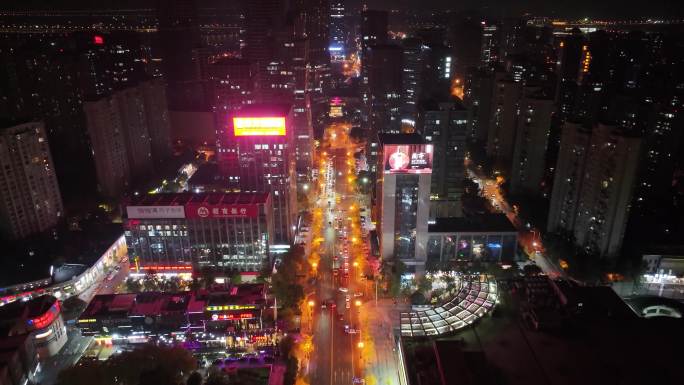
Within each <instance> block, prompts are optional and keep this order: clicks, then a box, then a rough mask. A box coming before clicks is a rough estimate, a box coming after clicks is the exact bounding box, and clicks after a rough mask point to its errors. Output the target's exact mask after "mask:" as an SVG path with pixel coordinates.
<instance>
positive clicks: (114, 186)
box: [83, 97, 131, 198]
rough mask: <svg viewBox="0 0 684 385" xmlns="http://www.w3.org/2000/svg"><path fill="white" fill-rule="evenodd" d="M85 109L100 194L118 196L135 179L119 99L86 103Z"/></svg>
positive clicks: (104, 99) (84, 104) (111, 196)
mask: <svg viewBox="0 0 684 385" xmlns="http://www.w3.org/2000/svg"><path fill="white" fill-rule="evenodd" d="M83 111H84V113H85V117H86V127H87V128H88V135H89V136H90V143H91V148H92V152H93V158H94V159H95V171H96V173H97V182H98V185H99V190H100V193H101V194H102V195H104V196H106V197H109V198H115V197H118V196H120V195H121V194H122V193H123V192H124V190H125V189H126V188H127V187H128V184H129V183H130V179H131V174H130V166H129V163H128V154H127V153H126V141H125V138H124V133H123V125H122V121H121V115H120V113H119V103H118V100H117V99H114V98H111V97H108V98H102V99H100V100H98V101H92V102H84V103H83Z"/></svg>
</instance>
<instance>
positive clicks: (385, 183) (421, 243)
mask: <svg viewBox="0 0 684 385" xmlns="http://www.w3.org/2000/svg"><path fill="white" fill-rule="evenodd" d="M379 140H380V146H381V148H382V156H381V157H380V159H379V161H380V162H381V163H380V164H379V165H378V173H379V174H380V173H382V177H379V178H378V186H377V189H376V191H378V198H377V200H376V205H377V206H378V208H377V210H376V212H377V213H380V214H379V215H380V218H379V219H380V233H381V235H380V250H381V251H380V255H381V257H382V258H383V259H387V260H392V259H397V260H400V261H401V262H403V263H405V264H406V265H407V267H408V271H409V272H411V273H418V274H421V273H422V272H423V271H424V270H425V262H426V259H427V254H426V246H427V231H428V216H429V211H430V182H431V173H432V162H433V145H431V144H426V143H425V141H424V140H423V139H422V138H421V137H420V135H418V134H416V133H414V134H380V135H379Z"/></svg>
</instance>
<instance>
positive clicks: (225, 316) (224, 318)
mask: <svg viewBox="0 0 684 385" xmlns="http://www.w3.org/2000/svg"><path fill="white" fill-rule="evenodd" d="M251 318H254V314H252V313H241V314H212V315H211V319H212V320H213V321H232V320H237V319H251Z"/></svg>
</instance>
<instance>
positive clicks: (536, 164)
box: [510, 88, 554, 195]
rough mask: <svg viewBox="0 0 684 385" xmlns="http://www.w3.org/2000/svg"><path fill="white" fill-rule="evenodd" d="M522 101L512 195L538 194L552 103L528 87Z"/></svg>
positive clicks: (511, 176) (514, 151) (512, 172)
mask: <svg viewBox="0 0 684 385" xmlns="http://www.w3.org/2000/svg"><path fill="white" fill-rule="evenodd" d="M524 92H526V93H527V94H526V95H525V96H524V97H523V98H522V99H521V100H520V104H519V106H520V109H519V113H518V123H517V130H516V133H515V143H514V145H513V164H512V170H511V174H510V191H511V193H513V194H530V195H538V194H540V192H541V182H542V178H543V176H544V168H545V166H546V163H545V160H546V149H547V147H548V140H549V131H550V129H551V118H552V116H553V113H554V105H553V100H552V99H551V98H549V97H547V96H545V95H544V94H543V93H541V92H539V91H538V90H532V89H530V88H526V89H525V91H524Z"/></svg>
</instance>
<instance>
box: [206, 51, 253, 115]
mask: <svg viewBox="0 0 684 385" xmlns="http://www.w3.org/2000/svg"><path fill="white" fill-rule="evenodd" d="M255 72H256V70H255V66H254V65H253V64H251V63H250V62H248V61H247V60H245V59H239V58H228V57H226V58H220V59H218V60H216V61H214V62H213V63H211V64H209V65H208V66H207V68H206V74H205V75H204V77H205V79H206V80H207V81H208V82H209V83H210V89H211V90H212V92H211V95H212V97H211V100H212V101H211V105H212V108H213V109H214V111H215V112H218V113H223V114H224V115H225V112H227V111H231V110H235V109H239V108H241V107H242V106H243V105H244V104H251V103H253V102H254V96H253V92H254V82H255Z"/></svg>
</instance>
